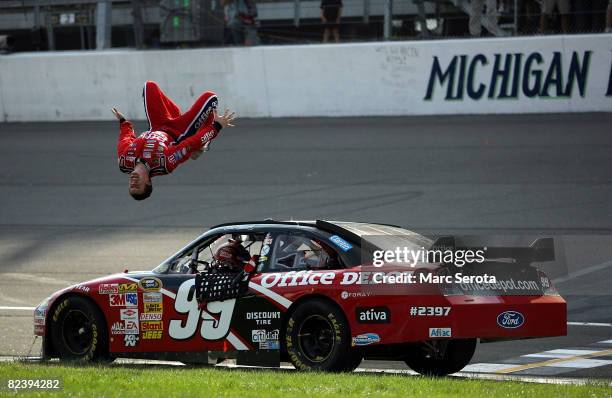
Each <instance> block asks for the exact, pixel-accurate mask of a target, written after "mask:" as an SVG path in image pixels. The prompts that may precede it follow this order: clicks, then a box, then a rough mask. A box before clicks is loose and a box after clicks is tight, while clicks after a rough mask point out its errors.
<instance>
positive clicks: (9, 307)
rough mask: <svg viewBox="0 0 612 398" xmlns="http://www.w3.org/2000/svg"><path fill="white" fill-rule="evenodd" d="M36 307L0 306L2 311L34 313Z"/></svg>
mask: <svg viewBox="0 0 612 398" xmlns="http://www.w3.org/2000/svg"><path fill="white" fill-rule="evenodd" d="M35 308H36V307H14V306H0V310H5V311H34V309H35Z"/></svg>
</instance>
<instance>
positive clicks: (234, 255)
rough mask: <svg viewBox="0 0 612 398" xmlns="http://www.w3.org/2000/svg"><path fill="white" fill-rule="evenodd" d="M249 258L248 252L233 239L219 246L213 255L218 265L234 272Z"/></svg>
mask: <svg viewBox="0 0 612 398" xmlns="http://www.w3.org/2000/svg"><path fill="white" fill-rule="evenodd" d="M250 257H251V255H250V254H249V251H248V250H247V249H245V248H244V247H243V246H242V245H241V244H240V241H239V240H234V239H230V240H229V242H227V243H224V244H222V245H221V246H219V248H218V249H217V251H216V252H215V255H214V259H215V260H216V261H217V262H218V263H219V264H221V265H223V266H226V267H229V268H231V269H233V270H236V271H238V270H241V269H242V267H243V266H244V263H245V262H247V261H249V259H250Z"/></svg>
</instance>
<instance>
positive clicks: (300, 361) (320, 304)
mask: <svg viewBox="0 0 612 398" xmlns="http://www.w3.org/2000/svg"><path fill="white" fill-rule="evenodd" d="M350 337H351V336H350V330H349V325H348V322H347V321H346V319H345V317H344V314H342V312H341V311H340V310H339V309H337V308H336V307H335V306H333V305H332V304H330V303H328V302H326V301H323V300H312V301H309V302H306V303H304V304H301V305H300V306H299V307H298V308H296V310H295V311H294V312H293V313H292V314H291V316H290V317H289V319H288V320H287V329H286V333H285V346H286V348H287V354H288V356H289V360H290V361H291V363H292V364H293V366H295V367H296V368H297V369H300V370H324V371H333V372H343V371H345V372H350V371H353V370H354V369H355V368H356V367H357V366H358V365H359V363H360V362H361V356H359V354H358V353H357V352H356V351H354V350H352V349H351V344H350Z"/></svg>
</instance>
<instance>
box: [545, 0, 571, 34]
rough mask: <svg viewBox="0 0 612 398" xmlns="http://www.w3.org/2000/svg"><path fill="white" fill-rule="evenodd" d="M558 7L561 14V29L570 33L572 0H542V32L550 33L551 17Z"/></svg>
mask: <svg viewBox="0 0 612 398" xmlns="http://www.w3.org/2000/svg"><path fill="white" fill-rule="evenodd" d="M555 6H556V7H557V11H558V12H559V14H561V30H562V31H563V33H569V29H570V15H569V14H570V0H542V14H541V15H540V32H541V33H548V31H549V26H550V19H551V18H552V15H553V11H554V10H555Z"/></svg>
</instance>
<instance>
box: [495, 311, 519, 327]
mask: <svg viewBox="0 0 612 398" xmlns="http://www.w3.org/2000/svg"><path fill="white" fill-rule="evenodd" d="M523 323H525V317H524V316H523V314H521V313H520V312H518V311H504V312H502V313H501V314H499V315H498V316H497V324H498V325H499V326H501V327H502V328H506V329H516V328H518V327H521V326H522V325H523Z"/></svg>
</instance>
